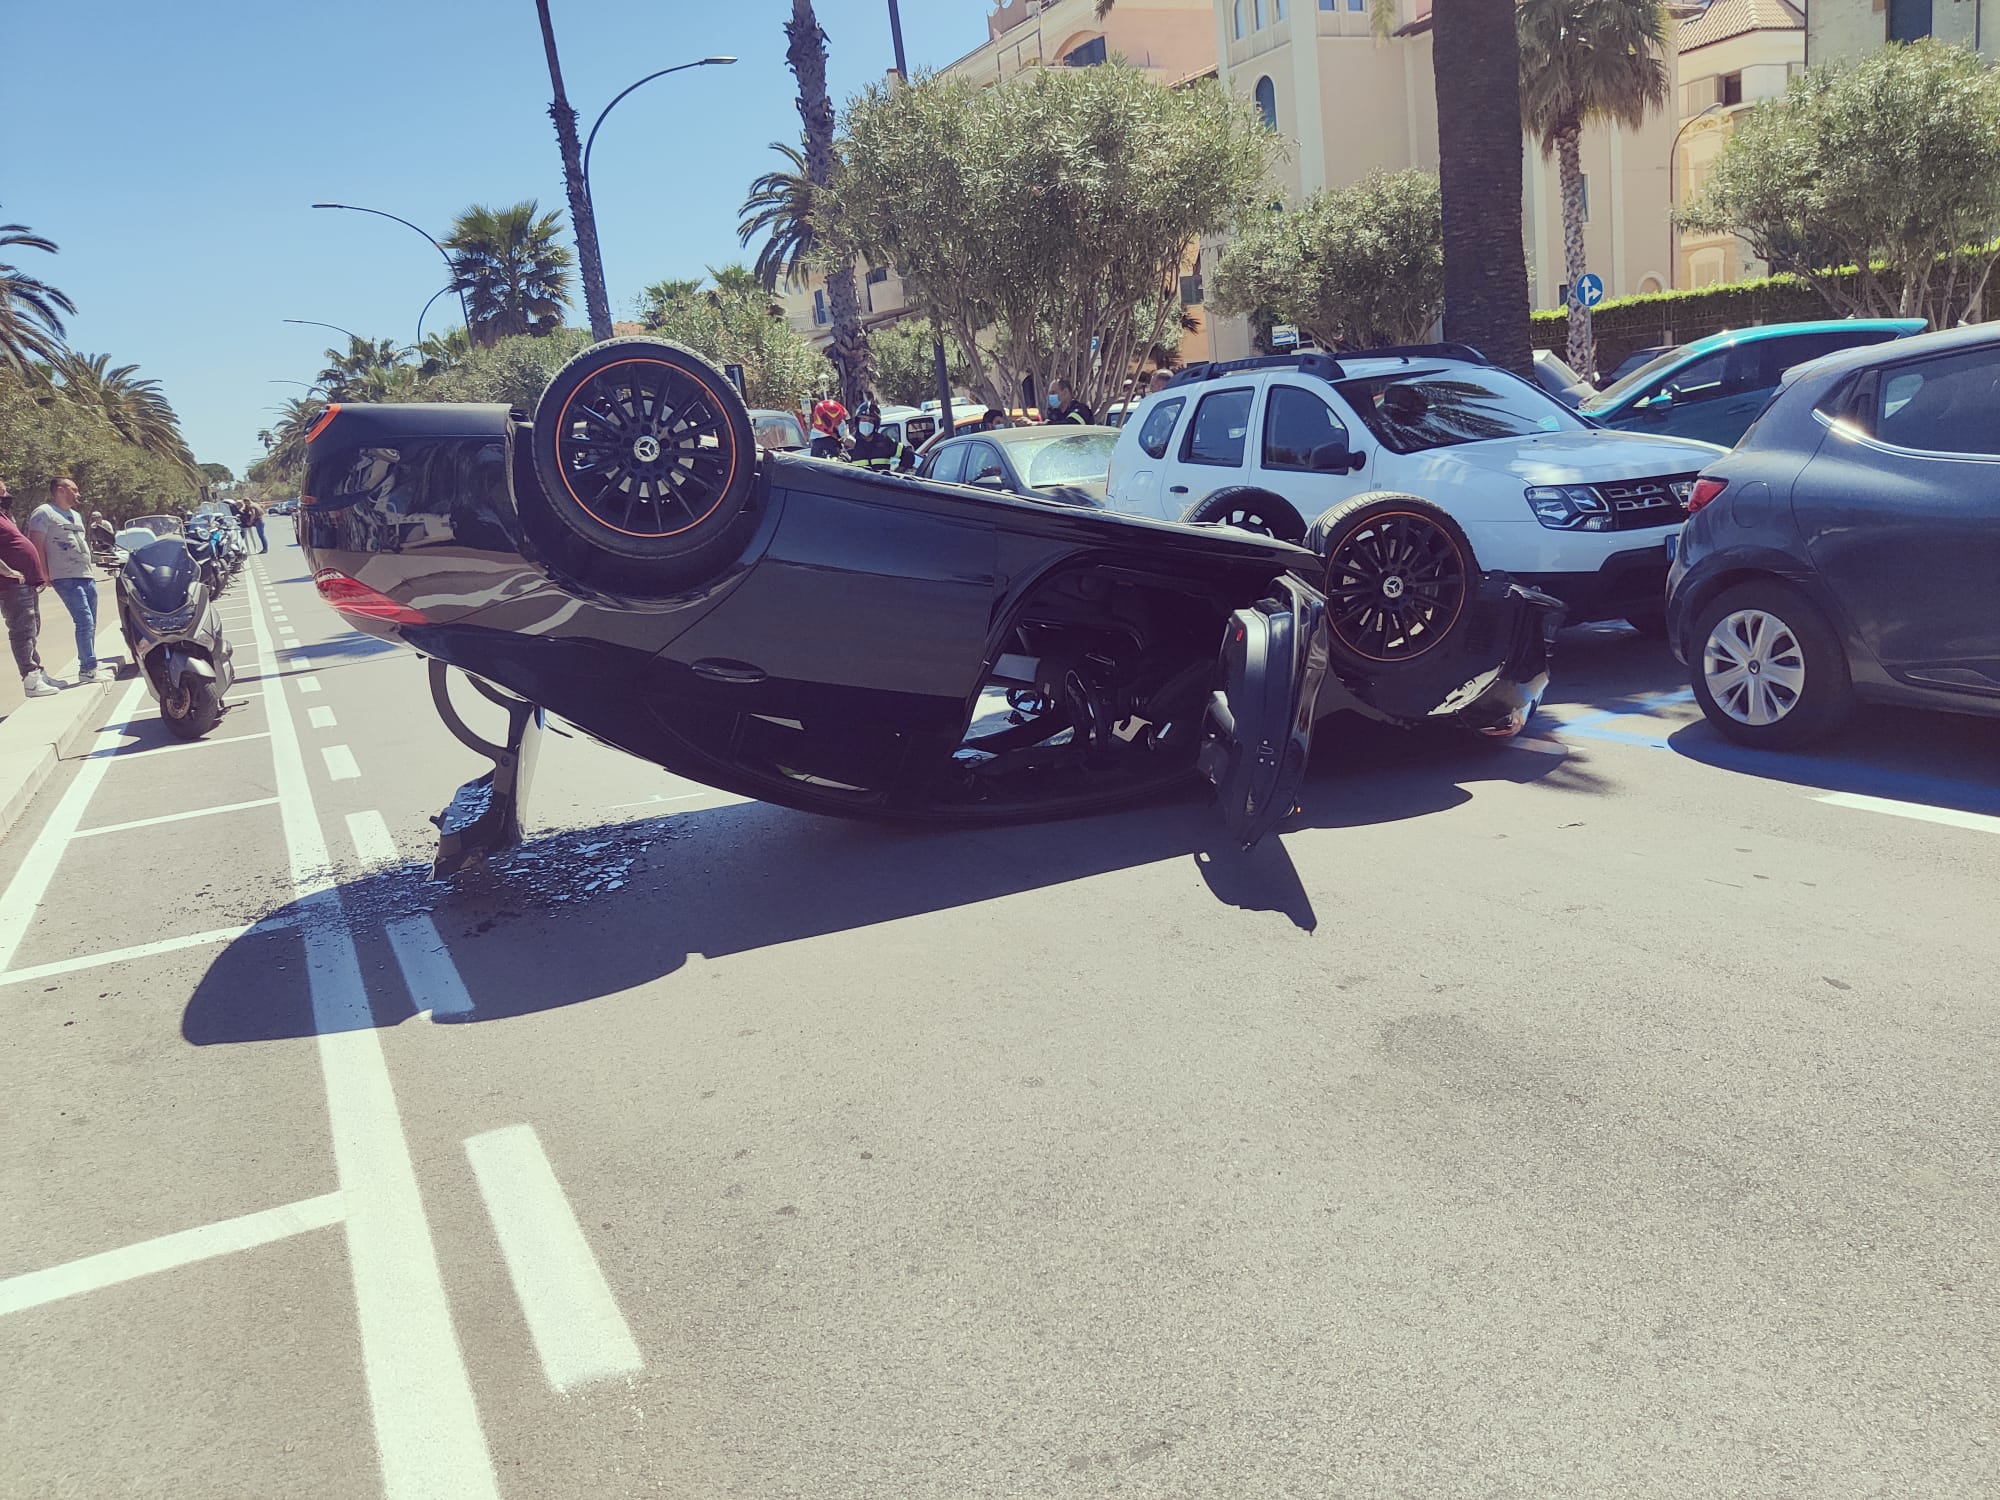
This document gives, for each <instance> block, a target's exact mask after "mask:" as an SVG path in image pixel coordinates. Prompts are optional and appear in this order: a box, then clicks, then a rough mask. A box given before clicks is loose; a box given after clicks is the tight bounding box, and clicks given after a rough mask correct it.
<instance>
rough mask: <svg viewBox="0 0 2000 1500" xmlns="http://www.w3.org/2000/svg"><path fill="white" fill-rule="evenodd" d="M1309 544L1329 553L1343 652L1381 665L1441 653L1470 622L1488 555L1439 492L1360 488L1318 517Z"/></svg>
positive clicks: (1324, 582)
mask: <svg viewBox="0 0 2000 1500" xmlns="http://www.w3.org/2000/svg"><path fill="white" fill-rule="evenodd" d="M1305 545H1306V546H1307V547H1309V548H1310V549H1311V550H1313V551H1314V552H1317V553H1318V554H1319V555H1320V556H1321V557H1322V558H1324V559H1325V565H1324V570H1323V572H1322V573H1321V575H1320V588H1321V592H1322V593H1324V594H1325V595H1326V618H1327V630H1328V636H1329V645H1330V646H1331V648H1332V651H1333V655H1334V658H1335V660H1337V661H1340V662H1343V663H1345V664H1346V665H1347V666H1349V667H1353V668H1357V669H1360V670H1362V671H1368V672H1379V671H1382V670H1383V669H1384V668H1390V667H1395V666H1397V665H1400V664H1402V663H1405V662H1416V661H1422V660H1425V659H1427V658H1430V657H1433V656H1435V655H1436V654H1437V653H1438V652H1439V651H1441V650H1443V649H1444V648H1445V647H1447V646H1448V645H1450V644H1451V643H1452V642H1453V641H1455V640H1456V639H1457V638H1458V637H1459V636H1460V635H1461V634H1462V633H1463V632H1464V630H1465V629H1466V625H1467V621H1468V620H1469V618H1470V615H1471V610H1472V603H1473V598H1474V595H1475V594H1477V592H1478V589H1479V577H1480V573H1479V560H1478V558H1477V557H1476V556H1475V555H1474V554H1473V551H1472V543H1471V541H1470V540H1468V539H1467V537H1466V535H1465V528H1464V527H1462V526H1460V525H1459V524H1458V522H1457V521H1455V520H1453V519H1452V517H1451V515H1450V514H1449V513H1448V512H1446V511H1445V510H1443V509H1442V508H1441V507H1439V506H1436V505H1433V504H1432V503H1431V502H1430V501H1428V500H1422V499H1419V498H1418V497H1417V496H1415V495H1399V494H1393V493H1390V492H1388V491H1377V492H1375V493H1372V494H1366V495H1356V496H1355V497H1354V498H1353V499H1351V500H1343V501H1342V502H1341V503H1340V504H1338V505H1336V506H1334V507H1333V508H1332V509H1331V510H1328V511H1327V512H1325V513H1324V514H1323V515H1321V516H1320V518H1319V519H1318V520H1317V521H1315V522H1313V524H1312V529H1311V530H1310V531H1308V532H1307V533H1306V539H1305Z"/></svg>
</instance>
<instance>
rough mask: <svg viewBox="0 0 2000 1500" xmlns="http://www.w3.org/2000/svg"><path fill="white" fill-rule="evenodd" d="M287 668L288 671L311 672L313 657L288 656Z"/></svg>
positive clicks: (286, 659) (286, 660)
mask: <svg viewBox="0 0 2000 1500" xmlns="http://www.w3.org/2000/svg"><path fill="white" fill-rule="evenodd" d="M285 670H286V671H288V672H310V671H311V670H312V658H311V657H310V656H288V657H286V658H285Z"/></svg>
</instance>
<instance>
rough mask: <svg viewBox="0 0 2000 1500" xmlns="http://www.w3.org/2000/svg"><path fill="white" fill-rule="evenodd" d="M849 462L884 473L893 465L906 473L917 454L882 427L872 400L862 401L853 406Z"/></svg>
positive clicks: (880, 418)
mask: <svg viewBox="0 0 2000 1500" xmlns="http://www.w3.org/2000/svg"><path fill="white" fill-rule="evenodd" d="M847 459H848V462H850V463H856V464H859V465H861V467H862V468H864V469H873V470H874V471H875V472H876V473H878V474H886V473H888V472H889V471H890V470H892V469H894V470H897V471H899V472H903V473H907V472H908V471H909V470H910V469H912V468H914V467H915V466H916V461H917V456H916V454H914V453H912V452H911V451H910V445H909V444H908V443H905V442H903V441H902V440H901V439H900V438H893V437H890V436H889V434H888V433H886V432H884V431H883V430H882V411H881V408H880V407H878V406H876V404H875V403H874V402H873V401H864V402H862V403H861V405H859V406H858V407H856V408H855V410H854V446H853V447H851V448H850V449H848V451H847Z"/></svg>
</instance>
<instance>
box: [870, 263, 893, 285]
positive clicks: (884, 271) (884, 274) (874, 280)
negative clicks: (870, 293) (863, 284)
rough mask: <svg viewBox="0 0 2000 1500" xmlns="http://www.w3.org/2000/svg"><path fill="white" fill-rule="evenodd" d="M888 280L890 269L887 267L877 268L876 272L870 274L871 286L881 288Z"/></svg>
mask: <svg viewBox="0 0 2000 1500" xmlns="http://www.w3.org/2000/svg"><path fill="white" fill-rule="evenodd" d="M888 279H889V268H888V267H887V266H877V267H876V268H875V269H874V270H872V271H870V272H869V273H868V284H869V285H870V286H880V285H881V284H882V283H883V282H885V281H887V280H888Z"/></svg>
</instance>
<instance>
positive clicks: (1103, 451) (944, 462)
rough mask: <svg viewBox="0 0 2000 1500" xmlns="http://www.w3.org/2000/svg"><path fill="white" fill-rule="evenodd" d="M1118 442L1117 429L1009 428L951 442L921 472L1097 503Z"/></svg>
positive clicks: (1021, 492)
mask: <svg viewBox="0 0 2000 1500" xmlns="http://www.w3.org/2000/svg"><path fill="white" fill-rule="evenodd" d="M1117 441H1118V430H1117V429H1116V428H1115V427H1004V428H1002V429H1000V430H999V431H997V432H983V433H974V434H971V435H969V436H966V437H955V438H947V439H946V440H945V441H943V442H941V443H939V444H938V445H937V446H936V447H934V448H932V449H931V451H930V454H929V456H927V457H926V458H925V459H924V461H923V464H922V466H921V468H920V469H919V470H918V472H919V473H921V474H922V475H923V476H924V478H926V479H936V480H939V481H941V482H943V483H946V484H970V485H977V486H979V487H980V488H982V489H993V490H1000V491H1002V492H1003V493H1006V494H1009V495H1028V496H1031V497H1033V498H1036V499H1065V500H1071V501H1076V502H1080V503H1084V504H1096V503H1098V502H1100V501H1102V500H1103V498H1104V471H1105V470H1106V468H1108V467H1109V466H1110V463H1111V449H1112V446H1113V445H1114V444H1115V443H1116V442H1117Z"/></svg>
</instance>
